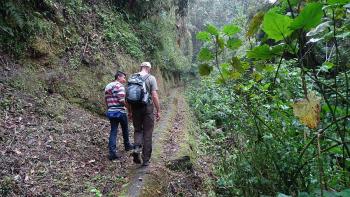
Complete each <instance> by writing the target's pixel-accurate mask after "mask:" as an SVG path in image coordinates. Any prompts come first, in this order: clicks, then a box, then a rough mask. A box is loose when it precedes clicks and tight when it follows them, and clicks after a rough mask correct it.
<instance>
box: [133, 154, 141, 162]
mask: <svg viewBox="0 0 350 197" xmlns="http://www.w3.org/2000/svg"><path fill="white" fill-rule="evenodd" d="M131 155H132V156H133V157H134V159H133V161H134V163H136V164H140V163H141V158H140V154H139V153H135V152H133V153H131Z"/></svg>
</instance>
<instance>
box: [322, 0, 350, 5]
mask: <svg viewBox="0 0 350 197" xmlns="http://www.w3.org/2000/svg"><path fill="white" fill-rule="evenodd" d="M327 3H328V4H332V5H334V4H340V5H344V4H347V3H350V0H328V1H327Z"/></svg>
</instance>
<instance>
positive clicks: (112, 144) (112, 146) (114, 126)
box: [107, 112, 131, 156]
mask: <svg viewBox="0 0 350 197" xmlns="http://www.w3.org/2000/svg"><path fill="white" fill-rule="evenodd" d="M109 113H110V112H109ZM113 113H119V114H118V115H117V116H116V117H110V116H108V115H107V117H108V118H109V121H110V123H111V133H110V135H109V142H108V148H109V155H111V156H115V155H116V152H117V130H118V125H119V123H120V125H121V127H122V132H123V140H124V147H125V148H127V147H129V146H131V145H130V142H129V129H128V118H127V116H126V113H121V112H113Z"/></svg>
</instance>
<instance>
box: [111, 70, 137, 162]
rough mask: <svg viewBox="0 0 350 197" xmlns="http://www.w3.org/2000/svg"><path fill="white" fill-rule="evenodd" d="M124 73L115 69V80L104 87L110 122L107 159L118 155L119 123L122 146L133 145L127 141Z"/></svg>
mask: <svg viewBox="0 0 350 197" xmlns="http://www.w3.org/2000/svg"><path fill="white" fill-rule="evenodd" d="M125 77H126V75H125V73H123V72H121V71H117V73H116V74H115V76H114V78H115V80H114V81H113V82H111V83H109V84H108V85H107V86H106V88H105V101H106V105H107V108H108V110H107V113H106V115H107V117H108V119H109V120H110V123H111V132H110V135H109V142H108V148H109V157H108V158H109V159H110V160H115V159H119V158H120V155H119V154H118V153H117V141H116V139H117V129H118V125H119V124H120V125H121V127H122V132H123V140H124V148H125V150H126V151H129V150H131V149H132V148H133V146H132V145H131V144H130V142H129V130H128V119H127V115H126V109H125V108H126V107H128V106H127V103H126V102H125V88H124V85H123V83H125V82H126V79H125Z"/></svg>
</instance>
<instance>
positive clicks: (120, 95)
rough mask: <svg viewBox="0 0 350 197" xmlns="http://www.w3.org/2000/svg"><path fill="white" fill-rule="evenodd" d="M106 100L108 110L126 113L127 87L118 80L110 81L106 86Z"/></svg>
mask: <svg viewBox="0 0 350 197" xmlns="http://www.w3.org/2000/svg"><path fill="white" fill-rule="evenodd" d="M105 100H106V104H107V107H108V111H121V112H123V113H125V105H124V102H125V87H124V85H123V84H121V83H120V82H118V81H113V82H111V83H109V84H108V85H107V86H106V88H105Z"/></svg>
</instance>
